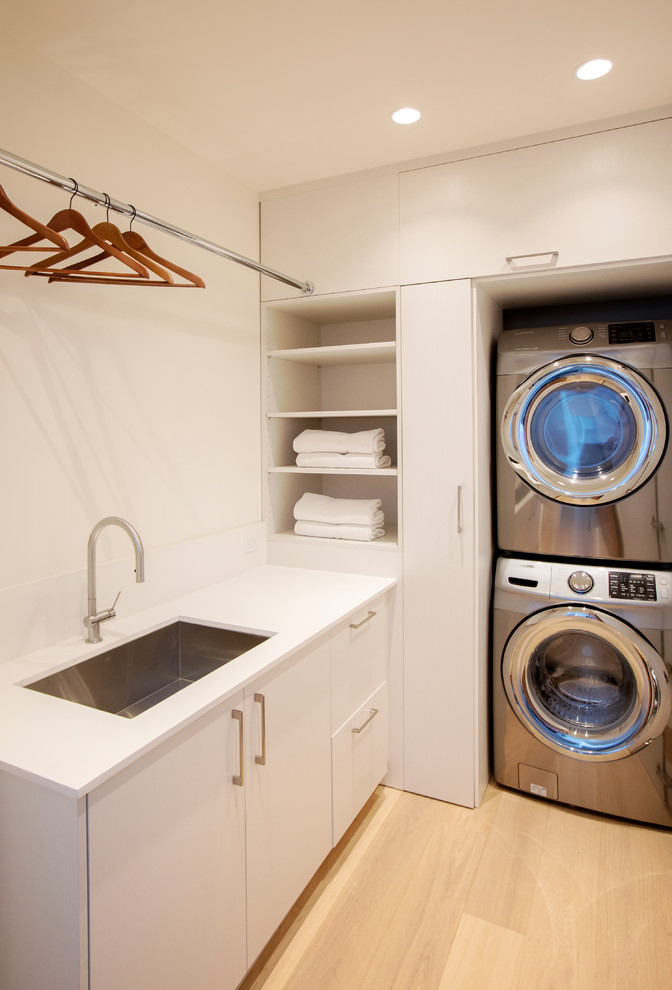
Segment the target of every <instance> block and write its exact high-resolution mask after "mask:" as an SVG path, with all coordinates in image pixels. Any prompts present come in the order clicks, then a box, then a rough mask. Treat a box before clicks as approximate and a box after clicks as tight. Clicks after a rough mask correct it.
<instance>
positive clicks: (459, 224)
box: [400, 120, 672, 373]
mask: <svg viewBox="0 0 672 990" xmlns="http://www.w3.org/2000/svg"><path fill="white" fill-rule="evenodd" d="M671 156H672V120H661V121H655V122H652V123H648V124H640V125H637V126H633V127H626V128H621V129H619V130H613V131H608V132H606V133H601V134H589V135H585V136H583V137H576V138H570V139H566V140H564V141H555V142H551V143H548V144H542V145H538V146H536V147H530V148H522V149H518V150H515V151H505V152H500V153H498V154H492V155H484V156H481V157H479V158H471V159H467V160H465V161H459V162H451V163H449V164H445V165H438V166H433V167H430V168H424V169H416V170H415V171H412V172H405V173H402V175H401V177H400V201H401V281H402V283H410V282H429V281H433V280H436V279H452V278H463V277H465V276H476V275H491V274H497V273H500V272H510V271H524V270H525V269H527V268H535V267H537V268H544V267H554V266H556V265H557V266H559V267H563V268H565V267H567V266H572V265H587V264H593V263H598V262H605V261H617V260H622V259H628V258H647V257H656V256H660V255H666V254H670V252H672V172H671V170H670V167H669V162H670V157H671ZM507 259H509V260H507ZM404 373H405V369H404Z"/></svg>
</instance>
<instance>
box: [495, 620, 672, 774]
mask: <svg viewBox="0 0 672 990" xmlns="http://www.w3.org/2000/svg"><path fill="white" fill-rule="evenodd" d="M572 632H573V633H579V634H580V633H583V634H589V635H591V636H593V637H597V638H598V639H601V640H603V641H604V642H606V643H607V644H608V645H609V646H611V647H612V648H613V649H614V650H615V651H616V652H617V653H618V654H619V655H620V656H621V657H622V658H623V659H624V661H625V662H626V664H627V665H628V667H629V669H630V671H631V673H632V675H633V679H634V682H635V694H636V697H635V703H634V704H633V705H632V707H631V710H630V712H629V713H628V715H627V716H626V717H625V718H624V719H623V721H622V722H621V723H619V725H618V726H617V727H615V728H612V729H607V730H600V729H598V728H596V729H594V730H592V731H584V730H577V729H575V728H572V726H570V725H569V724H568V723H565V722H563V721H562V720H561V719H559V718H557V717H556V716H554V715H553V713H552V712H550V711H549V710H548V708H546V707H545V706H544V705H543V704H542V702H541V701H540V699H539V697H538V695H537V693H536V690H535V689H534V687H533V685H532V684H531V681H530V676H529V664H530V660H531V658H532V657H533V655H534V652H535V650H536V648H537V647H538V646H539V645H540V644H541V643H542V642H544V641H545V640H548V639H550V638H552V637H553V636H554V635H566V634H567V633H572ZM502 680H503V683H504V688H505V690H506V694H507V697H508V700H509V703H510V705H511V707H512V709H513V711H514V712H515V714H516V716H517V717H518V719H519V721H520V722H521V723H522V724H523V725H524V726H525V728H526V729H527V730H528V731H529V732H531V733H532V734H533V735H534V736H535V737H536V738H537V739H538V740H539V741H540V742H542V743H543V744H544V745H545V746H548V747H549V748H550V749H552V750H554V751H555V752H557V753H561V754H562V755H564V756H570V757H572V758H574V759H579V760H587V761H590V762H606V761H613V760H618V759H622V758H624V757H626V756H630V755H631V754H632V753H634V752H636V751H637V750H639V749H641V748H642V747H643V746H645V745H646V744H647V743H648V742H649V741H651V740H652V739H654V738H656V737H657V736H658V735H660V733H661V732H663V730H664V729H665V727H666V726H667V724H668V721H669V718H670V711H671V710H672V702H671V695H670V684H669V678H668V674H667V670H666V668H665V664H664V662H663V660H662V659H661V657H660V656H659V655H658V653H657V652H656V650H655V649H654V648H653V647H652V646H651V644H650V643H648V642H647V641H646V640H645V639H644V637H643V636H641V635H640V634H639V633H638V632H636V630H635V629H633V628H631V627H630V626H629V625H627V624H626V623H624V622H623V621H621V620H620V619H619V618H617V617H616V616H613V615H611V614H610V613H608V612H602V611H601V610H600V609H596V608H592V607H590V606H575V605H554V606H551V607H550V608H547V609H544V610H543V611H541V612H535V613H534V614H533V615H531V616H529V617H528V618H527V619H524V620H523V621H522V622H521V623H520V625H518V626H517V627H516V629H514V631H513V633H512V634H511V636H510V637H509V640H508V642H507V644H506V648H505V650H504V655H503V657H502Z"/></svg>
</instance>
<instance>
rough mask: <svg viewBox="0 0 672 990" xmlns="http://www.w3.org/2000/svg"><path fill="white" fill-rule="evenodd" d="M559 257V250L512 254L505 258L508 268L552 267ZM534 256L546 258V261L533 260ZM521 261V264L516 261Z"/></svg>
mask: <svg viewBox="0 0 672 990" xmlns="http://www.w3.org/2000/svg"><path fill="white" fill-rule="evenodd" d="M559 257H560V252H559V251H535V252H534V254H512V255H509V257H508V258H507V259H506V263H507V265H509V267H510V268H542V267H545V268H552V267H553V265H555V264H556V263H557V261H558V258H559ZM534 258H538V259H541V258H546V259H547V260H546V261H541V260H538V261H534V260H532V259H534ZM520 261H522V265H521V264H518V262H520Z"/></svg>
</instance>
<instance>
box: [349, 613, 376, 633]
mask: <svg viewBox="0 0 672 990" xmlns="http://www.w3.org/2000/svg"><path fill="white" fill-rule="evenodd" d="M375 615H376V613H375V612H369V614H368V615H367V616H366V617H365V618H363V619H362V621H361V622H351V623H350V628H351V629H361V627H362V626H363V625H364V623H365V622H370V621H371V619H373V618H374V616H375Z"/></svg>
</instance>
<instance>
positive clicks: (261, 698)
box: [254, 694, 266, 767]
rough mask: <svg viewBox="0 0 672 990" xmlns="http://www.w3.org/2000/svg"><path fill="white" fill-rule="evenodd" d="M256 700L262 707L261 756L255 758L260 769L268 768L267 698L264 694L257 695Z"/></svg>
mask: <svg viewBox="0 0 672 990" xmlns="http://www.w3.org/2000/svg"><path fill="white" fill-rule="evenodd" d="M254 700H255V701H256V702H257V703H258V704H260V705H261V756H255V758H254V762H255V763H258V764H259V766H260V767H265V766H266V698H265V697H264V695H263V694H255V696H254Z"/></svg>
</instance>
